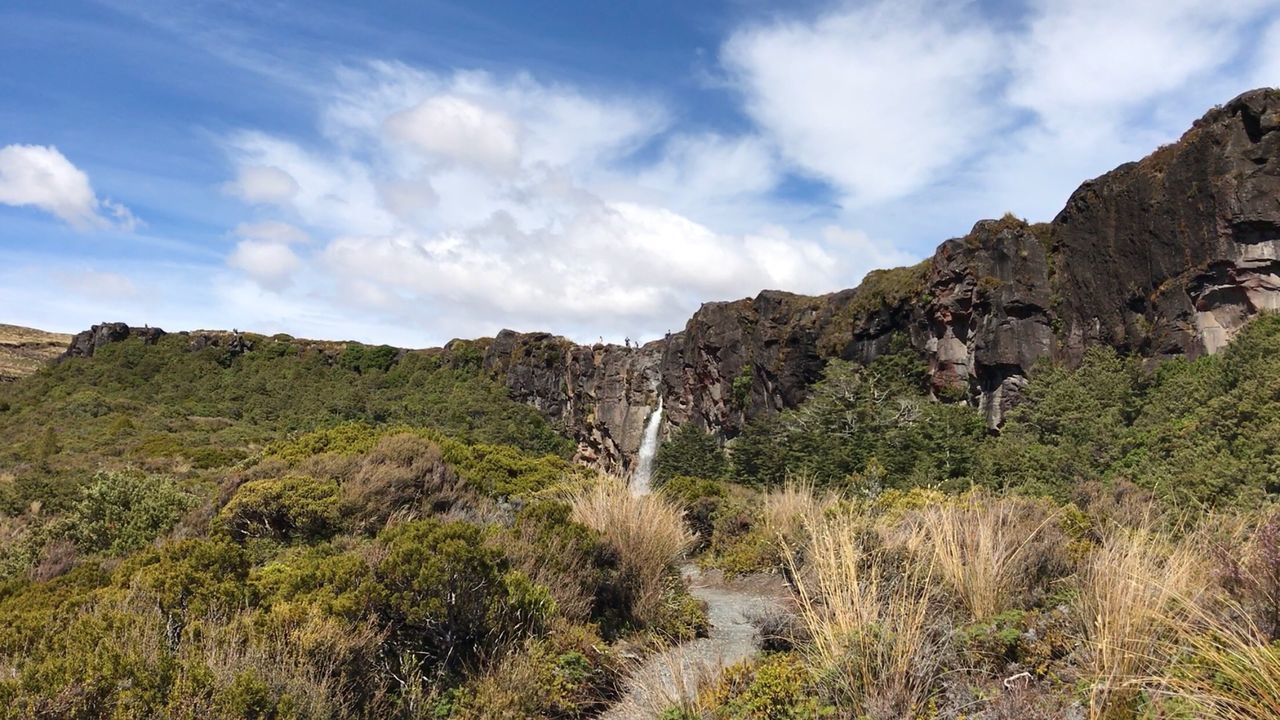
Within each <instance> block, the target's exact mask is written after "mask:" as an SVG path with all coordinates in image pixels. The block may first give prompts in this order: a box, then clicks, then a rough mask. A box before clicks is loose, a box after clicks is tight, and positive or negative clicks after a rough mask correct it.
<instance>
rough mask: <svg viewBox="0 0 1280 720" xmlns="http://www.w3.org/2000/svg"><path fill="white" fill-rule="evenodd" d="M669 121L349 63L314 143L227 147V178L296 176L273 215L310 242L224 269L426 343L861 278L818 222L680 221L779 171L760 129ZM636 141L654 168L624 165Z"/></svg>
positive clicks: (233, 143) (631, 329) (593, 329)
mask: <svg viewBox="0 0 1280 720" xmlns="http://www.w3.org/2000/svg"><path fill="white" fill-rule="evenodd" d="M667 124H668V122H667V114H666V113H665V112H664V111H663V110H662V109H661V108H659V107H657V106H655V105H654V104H653V103H652V102H650V101H647V100H644V99H634V98H616V97H607V96H593V95H588V94H586V93H584V92H582V91H581V90H579V89H577V88H572V87H567V86H561V85H550V84H542V83H539V82H537V81H535V80H534V79H532V78H530V77H528V76H525V75H516V76H512V77H509V78H498V77H495V76H492V75H488V74H483V73H469V72H461V73H455V74H452V75H434V74H430V73H424V72H421V71H417V70H414V69H411V68H408V67H405V66H402V65H394V64H375V65H372V66H370V67H369V68H368V69H367V70H366V71H365V72H363V73H360V72H357V71H356V70H354V69H351V68H348V69H346V70H344V71H343V73H341V74H340V79H339V83H338V85H337V87H336V89H335V91H334V95H333V97H332V98H331V99H330V101H329V103H328V105H327V106H326V107H325V109H324V110H323V112H322V120H321V128H322V134H323V137H324V138H325V143H324V144H321V145H316V146H311V147H304V146H303V145H301V144H300V143H298V142H296V141H294V140H292V139H288V138H280V137H272V136H268V135H264V134H261V133H254V132H245V133H240V134H238V135H236V136H234V137H232V138H230V139H229V142H228V149H229V152H230V153H231V156H232V159H233V160H234V161H235V162H236V163H237V165H238V166H240V167H242V168H243V167H262V166H270V167H274V168H278V169H279V170H281V171H282V172H284V173H287V174H288V175H289V176H290V177H291V178H294V179H296V181H297V188H296V191H295V192H294V193H293V194H292V198H291V199H290V201H289V202H288V204H287V205H288V211H289V213H291V214H292V215H293V216H294V219H296V221H298V222H299V223H300V224H301V225H303V226H305V227H307V228H308V229H310V230H312V231H313V232H314V233H315V234H316V235H317V236H319V237H320V238H321V239H322V241H323V242H324V243H325V245H324V247H323V248H322V249H321V250H319V251H318V252H317V253H315V254H314V256H306V257H304V256H299V255H298V254H296V253H294V252H293V251H292V250H290V249H289V248H288V247H287V246H286V245H285V243H284V242H283V241H282V240H281V238H280V232H278V230H279V229H278V228H274V227H273V228H271V232H263V231H262V229H260V228H256V227H254V228H253V232H240V233H239V234H241V235H242V236H244V237H245V238H246V239H245V240H244V241H242V242H241V243H240V244H239V245H237V247H236V249H235V252H234V253H233V255H232V256H231V258H230V259H229V263H230V264H231V265H232V266H234V267H237V268H239V269H241V270H244V271H245V272H246V273H247V274H248V275H249V276H250V277H251V278H252V279H253V280H254V281H255V282H256V283H257V284H258V285H259V286H261V287H262V288H265V289H267V290H270V291H273V292H277V293H283V294H284V295H287V296H288V297H291V298H295V299H296V298H299V297H301V296H303V295H304V294H306V295H309V296H312V297H315V296H323V297H327V298H328V300H329V302H330V303H331V304H332V306H333V307H334V308H335V309H337V310H338V311H339V312H344V313H365V314H372V315H374V316H377V317H381V318H383V319H386V318H395V319H397V320H398V321H402V322H407V323H410V324H412V325H416V326H419V327H424V328H430V330H431V331H432V333H433V334H436V336H437V338H439V339H447V338H448V337H449V335H447V334H443V333H449V332H456V333H457V334H460V335H475V334H478V333H486V332H488V333H491V332H494V331H496V330H498V329H501V328H502V327H507V326H514V327H519V328H524V329H538V328H549V329H553V330H555V331H557V332H563V333H567V334H571V335H574V336H577V337H579V338H583V339H587V338H594V337H596V336H597V335H610V336H613V335H614V334H615V333H617V334H619V337H620V335H621V334H630V335H631V336H632V337H640V336H645V335H646V333H647V334H648V336H652V335H655V334H659V333H661V332H663V331H665V330H667V329H670V328H672V327H679V326H680V325H681V324H683V322H684V320H685V319H686V318H687V316H688V315H689V314H690V313H691V312H692V311H693V310H695V309H696V308H697V307H698V305H699V304H701V303H702V302H704V301H706V300H707V299H712V298H728V297H741V296H743V295H751V294H755V293H756V292H758V291H759V290H761V289H764V288H783V289H789V290H795V291H815V292H817V291H827V290H833V289H836V288H838V287H840V286H842V285H844V284H847V283H848V279H849V278H855V279H856V277H857V276H858V274H860V272H861V271H864V270H866V269H868V268H867V267H864V266H862V265H861V262H862V261H861V260H860V259H855V260H854V261H853V262H846V261H845V259H843V258H840V257H836V256H835V255H833V254H832V253H830V252H828V251H827V249H826V248H825V243H826V242H827V239H826V235H824V234H823V233H822V232H821V231H820V230H817V229H815V230H814V231H813V232H812V233H806V232H796V231H794V230H793V231H788V230H784V229H782V228H779V227H761V226H756V229H755V230H752V231H747V232H742V231H732V232H726V231H720V230H717V229H715V228H713V227H712V226H709V225H707V224H705V223H704V222H700V221H699V220H696V219H694V217H692V216H691V215H686V214H684V212H683V211H685V210H688V212H690V213H692V214H693V215H697V214H698V213H699V211H700V210H704V209H705V208H707V207H708V206H715V207H717V208H719V210H720V211H722V212H723V214H725V215H728V214H731V213H732V212H733V211H734V209H737V210H738V211H739V212H738V214H739V215H754V214H756V213H757V212H758V208H759V207H760V206H762V205H767V204H769V203H770V202H771V201H770V200H769V199H768V195H769V193H770V192H772V190H773V189H774V187H775V186H776V184H777V182H778V180H779V178H780V174H779V172H778V170H777V162H776V160H775V155H774V152H773V150H772V148H771V147H769V145H768V144H767V143H766V142H764V141H763V140H761V139H760V138H759V137H755V136H742V137H732V136H725V135H719V134H712V133H701V134H689V135H676V136H673V137H671V138H665V136H664V133H665V131H666V130H667ZM645 145H654V146H657V147H659V148H660V150H661V152H660V153H659V157H657V158H656V159H655V160H653V161H652V162H647V163H637V161H636V160H635V159H634V158H632V157H631V153H632V152H633V151H634V150H636V149H638V148H640V147H642V146H645ZM744 209H745V212H744ZM808 235H812V237H808Z"/></svg>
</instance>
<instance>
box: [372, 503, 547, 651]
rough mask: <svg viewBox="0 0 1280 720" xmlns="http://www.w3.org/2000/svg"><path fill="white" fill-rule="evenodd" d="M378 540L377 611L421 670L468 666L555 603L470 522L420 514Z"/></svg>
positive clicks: (535, 625) (534, 624)
mask: <svg viewBox="0 0 1280 720" xmlns="http://www.w3.org/2000/svg"><path fill="white" fill-rule="evenodd" d="M380 540H381V541H382V543H383V545H384V546H385V557H383V559H382V560H381V562H379V563H378V565H377V568H376V576H377V579H378V582H379V584H380V585H381V586H382V589H383V590H382V591H383V592H384V593H385V595H384V597H385V600H384V601H383V603H382V604H381V606H380V607H379V615H380V617H381V620H382V622H384V623H385V624H386V625H387V627H389V628H390V629H391V633H392V636H391V641H392V642H393V643H394V644H395V645H396V646H397V647H399V648H401V649H403V650H405V651H407V652H410V653H412V654H413V655H414V656H415V657H417V658H419V659H420V662H422V664H423V667H424V669H425V670H430V671H436V670H442V671H446V672H458V671H462V670H465V669H473V668H475V667H477V666H478V665H480V664H482V663H483V662H485V661H487V660H489V659H491V658H492V657H493V655H494V653H495V652H496V651H497V650H499V649H503V648H507V647H510V646H511V644H512V643H515V642H519V641H520V640H522V639H523V638H525V637H527V636H528V635H530V634H533V633H537V632H539V631H540V629H541V628H542V627H543V624H544V623H545V621H546V619H547V618H548V617H549V616H550V614H551V612H552V610H553V608H554V601H553V600H552V599H551V596H550V595H549V594H548V593H547V591H546V590H545V589H544V588H540V587H538V586H536V585H534V584H533V583H532V582H530V581H529V580H528V578H526V577H525V576H524V575H523V574H522V573H520V572H518V571H514V570H512V569H511V567H510V564H509V562H508V561H507V559H506V558H505V557H503V555H502V554H501V553H500V552H499V551H498V550H496V549H494V548H491V547H489V546H487V545H486V544H485V543H484V538H483V537H482V532H481V530H480V529H479V528H477V527H476V526H474V525H470V524H467V523H461V522H450V523H440V522H437V521H434V520H419V521H416V522H411V523H405V524H403V525H397V526H395V527H393V528H391V529H389V530H387V531H386V532H384V533H383V535H382V536H381V538H380Z"/></svg>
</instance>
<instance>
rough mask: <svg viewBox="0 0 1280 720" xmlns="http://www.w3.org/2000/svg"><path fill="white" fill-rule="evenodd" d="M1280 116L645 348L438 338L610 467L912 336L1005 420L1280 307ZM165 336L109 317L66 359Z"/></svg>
mask: <svg viewBox="0 0 1280 720" xmlns="http://www.w3.org/2000/svg"><path fill="white" fill-rule="evenodd" d="M1277 130H1280V90H1255V91H1252V92H1249V93H1246V94H1244V95H1241V96H1240V97H1238V98H1236V99H1234V100H1232V101H1231V102H1229V103H1227V104H1226V105H1224V106H1222V107H1219V108H1215V109H1213V110H1211V111H1210V112H1208V113H1207V114H1206V115H1205V116H1204V117H1203V118H1201V119H1200V120H1199V121H1197V122H1196V123H1195V125H1194V126H1193V127H1192V128H1191V129H1190V130H1189V131H1188V132H1187V133H1186V134H1185V135H1184V136H1183V137H1182V138H1181V139H1180V140H1179V141H1178V142H1176V143H1173V144H1171V145H1168V146H1166V147H1163V148H1160V149H1159V150H1157V151H1156V152H1154V153H1153V154H1151V155H1150V156H1148V157H1147V158H1145V159H1143V160H1141V161H1139V162H1135V163H1129V164H1126V165H1123V166H1121V167H1119V168H1117V169H1115V170H1113V171H1111V172H1109V173H1107V174H1105V175H1103V176H1101V177H1099V178H1096V179H1094V180H1091V181H1089V182H1086V183H1084V184H1083V185H1082V186H1081V187H1080V188H1079V189H1078V190H1076V192H1075V193H1073V194H1072V196H1071V197H1070V199H1069V200H1068V202H1067V204H1066V207H1065V208H1064V209H1063V210H1062V212H1060V213H1059V214H1058V215H1057V217H1055V218H1054V219H1053V220H1052V221H1051V222H1049V223H1042V224H1037V225H1029V224H1027V223H1025V222H1022V221H1020V220H1018V219H1016V218H1013V217H1005V218H1002V219H999V220H984V221H981V222H978V223H977V224H976V225H974V227H973V229H972V230H971V231H970V232H969V233H968V234H967V235H965V236H963V237H960V238H954V239H951V240H948V241H946V242H944V243H942V245H940V246H939V247H938V249H937V251H936V252H935V253H934V255H933V256H932V257H931V258H929V259H928V260H926V261H924V262H922V263H920V264H918V265H915V266H913V267H907V268H897V269H893V270H882V271H876V272H873V273H870V274H869V275H868V276H867V277H866V278H865V279H864V281H863V282H862V284H861V285H859V286H858V287H856V288H853V289H851V290H844V291H840V292H837V293H832V294H830V295H823V296H818V297H806V296H801V295H793V294H790V293H785V292H779V291H773V290H767V291H764V292H762V293H760V294H759V295H757V296H756V297H755V298H749V299H743V300H735V301H731V302H714V303H707V304H705V305H703V306H702V307H701V308H700V309H699V310H698V311H697V312H696V313H694V315H693V317H691V318H690V319H689V321H688V323H687V324H686V325H685V327H684V330H683V331H681V332H678V333H674V334H672V335H670V336H669V337H666V338H663V339H661V340H656V341H654V342H651V343H648V344H646V345H644V346H642V347H639V348H625V347H618V346H616V345H603V344H598V345H592V346H587V345H577V344H574V343H573V342H571V341H569V340H566V339H564V338H561V337H557V336H553V335H550V334H546V333H526V334H520V333H515V332H511V331H504V332H502V333H500V334H499V335H498V336H497V337H496V338H492V339H489V340H484V341H478V342H463V343H459V344H457V345H452V344H451V345H450V346H448V347H446V348H445V349H444V351H443V352H446V353H448V352H450V351H451V350H458V349H460V348H461V347H464V346H465V347H466V348H467V351H468V352H475V351H476V350H479V351H481V352H482V356H483V359H482V364H481V366H482V368H483V370H484V371H485V372H487V373H488V374H490V375H491V376H492V377H493V378H495V379H496V380H498V381H499V382H501V383H502V384H504V385H505V386H506V387H507V388H508V389H509V391H510V393H511V395H512V397H513V398H515V399H517V400H520V401H522V402H526V403H528V404H530V405H532V406H534V407H536V408H537V409H538V410H540V411H541V412H542V413H543V414H544V415H546V416H547V417H548V418H549V419H550V420H551V421H552V422H554V423H556V424H558V425H559V426H560V427H561V428H563V430H564V432H566V433H567V434H568V435H569V436H570V437H572V438H574V439H575V440H576V441H577V443H578V457H579V459H580V460H582V461H584V462H587V463H590V464H593V465H596V466H598V467H601V468H603V469H606V470H610V471H614V472H622V473H627V472H629V471H630V469H631V467H630V466H631V462H632V459H633V458H634V457H635V454H636V451H637V450H638V449H639V446H640V439H641V435H642V432H643V428H644V423H645V420H646V418H647V417H648V415H649V413H650V412H651V411H652V409H653V408H654V406H656V404H657V398H658V396H659V395H661V396H662V397H663V400H664V406H665V408H666V414H665V418H666V423H667V424H668V425H669V426H671V425H675V426H678V425H683V424H685V423H694V424H696V425H697V426H699V427H702V428H706V429H709V430H712V431H714V432H716V433H718V434H720V435H721V436H723V437H732V436H734V435H736V434H737V433H738V432H740V431H741V429H742V427H743V426H744V424H745V423H746V422H747V421H749V420H750V419H752V418H754V417H757V416H760V415H763V414H767V413H774V412H778V411H780V410H782V409H785V408H789V407H794V406H796V405H797V404H799V403H800V402H801V401H803V400H804V398H805V395H806V392H807V391H808V388H809V386H810V385H811V384H812V383H813V382H814V381H816V380H817V379H818V378H819V377H821V375H822V372H823V368H824V367H825V365H826V363H827V361H828V360H830V359H832V358H842V359H846V360H853V361H859V362H869V361H870V360H872V359H874V358H875V357H877V356H878V355H880V354H883V353H885V352H886V351H888V350H889V349H890V348H891V347H894V346H896V345H899V344H905V345H906V346H907V347H911V348H914V349H915V350H916V351H917V352H919V353H920V355H921V357H922V358H923V359H924V360H925V361H927V363H928V366H929V371H930V379H931V385H932V389H933V392H934V394H935V395H936V396H937V397H938V398H939V399H941V400H946V401H953V402H954V401H966V402H969V403H971V404H973V405H974V406H975V407H976V408H978V410H979V411H980V412H982V413H984V415H985V417H986V419H987V422H988V424H989V426H990V427H992V428H997V427H998V426H999V424H1000V422H1001V418H1002V417H1003V415H1004V412H1005V411H1006V410H1007V409H1008V407H1009V406H1010V404H1011V403H1013V402H1016V400H1017V397H1018V393H1019V390H1020V389H1021V387H1022V386H1023V385H1024V384H1025V382H1026V377H1027V374H1028V372H1029V371H1030V370H1031V368H1032V366H1033V365H1034V364H1035V363H1036V362H1037V361H1038V360H1040V359H1042V358H1050V359H1054V360H1057V361H1061V362H1066V363H1073V362H1076V361H1078V360H1079V358H1080V357H1081V355H1082V354H1083V352H1084V351H1085V349H1087V348H1088V347H1089V346H1091V345H1097V344H1106V345H1111V346H1113V347H1115V348H1117V349H1119V350H1121V351H1123V352H1129V353H1136V354H1140V355H1142V356H1144V357H1148V358H1151V359H1152V360H1159V359H1161V358H1164V357H1169V356H1177V355H1187V356H1196V355H1200V354H1202V353H1212V352H1215V351H1216V350H1218V349H1219V348H1221V347H1222V346H1223V345H1224V344H1226V343H1227V342H1229V341H1230V339H1231V337H1232V336H1233V335H1234V333H1235V332H1236V331H1237V330H1238V329H1239V328H1240V327H1241V326H1242V325H1243V324H1244V323H1245V322H1246V321H1247V320H1248V319H1249V318H1250V317H1252V316H1253V315H1255V314H1257V313H1258V312H1261V311H1263V310H1271V309H1277V308H1280V132H1277ZM159 332H160V331H158V330H139V329H137V328H132V329H131V328H128V327H127V326H123V325H120V324H112V325H102V326H95V327H94V328H93V329H92V330H90V331H86V332H84V333H81V334H80V335H77V336H76V337H75V339H74V340H73V341H72V343H71V346H70V348H69V349H68V351H67V355H68V356H90V355H92V354H93V352H94V349H95V348H96V347H98V346H99V345H100V344H102V343H103V342H112V341H115V340H119V339H123V338H125V337H129V336H131V335H136V334H141V335H142V336H143V337H144V339H149V340H151V341H154V338H155V337H158V335H156V334H155V333H159ZM201 338H205V340H201ZM202 341H208V340H207V337H206V336H203V335H202V336H198V337H197V338H196V339H195V340H193V343H198V342H202ZM218 341H219V342H222V341H226V342H229V343H232V344H235V343H234V338H232V339H230V340H227V339H226V338H220V339H219V340H218ZM236 349H237V350H239V351H247V350H248V349H250V348H248V347H240V346H239V345H237V347H236Z"/></svg>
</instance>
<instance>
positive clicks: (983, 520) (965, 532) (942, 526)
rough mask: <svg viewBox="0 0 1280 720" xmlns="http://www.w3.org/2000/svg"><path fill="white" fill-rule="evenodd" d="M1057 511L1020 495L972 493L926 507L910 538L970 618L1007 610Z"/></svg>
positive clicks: (1024, 582)
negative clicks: (1045, 507)
mask: <svg viewBox="0 0 1280 720" xmlns="http://www.w3.org/2000/svg"><path fill="white" fill-rule="evenodd" d="M1054 519H1055V515H1054V514H1052V513H1048V512H1046V511H1045V510H1044V509H1043V507H1042V506H1041V505H1040V504H1038V503H1036V502H1034V501H1031V500H1027V499H1023V498H1004V497H996V496H993V495H991V494H989V493H984V492H971V493H968V494H967V495H965V496H964V497H962V498H957V499H955V500H953V501H945V502H941V503H938V504H934V505H931V506H929V507H927V508H925V509H924V510H923V511H922V512H921V513H920V515H919V518H918V520H917V522H918V525H917V526H916V528H915V530H916V532H914V533H913V536H912V538H911V540H912V544H913V545H915V547H913V548H912V549H913V550H914V551H915V552H916V553H923V554H925V555H930V556H932V566H933V568H934V570H935V572H936V573H937V575H938V577H939V579H941V580H942V581H943V583H945V584H946V585H947V586H948V587H949V588H950V589H951V590H952V591H953V592H954V593H955V594H956V596H957V597H958V598H959V600H960V601H961V602H962V603H963V605H964V607H965V609H966V610H967V611H968V612H969V614H970V616H972V618H973V619H974V620H979V621H981V620H987V619H988V618H990V617H992V616H994V615H995V614H996V613H999V612H1000V611H1002V610H1006V609H1008V608H1009V607H1010V606H1011V605H1012V604H1013V602H1014V600H1015V599H1016V596H1018V595H1020V594H1021V593H1022V592H1024V591H1025V589H1026V585H1027V583H1028V582H1030V581H1032V580H1033V578H1031V577H1028V576H1029V575H1031V574H1032V573H1031V571H1030V568H1029V563H1028V562H1027V561H1028V560H1029V559H1030V558H1029V557H1028V555H1029V554H1030V553H1032V552H1035V551H1038V550H1039V548H1037V547H1036V545H1035V541H1036V540H1037V538H1038V537H1040V536H1041V535H1042V534H1043V533H1044V532H1045V530H1046V528H1047V527H1048V526H1049V525H1050V524H1052V523H1053V521H1054Z"/></svg>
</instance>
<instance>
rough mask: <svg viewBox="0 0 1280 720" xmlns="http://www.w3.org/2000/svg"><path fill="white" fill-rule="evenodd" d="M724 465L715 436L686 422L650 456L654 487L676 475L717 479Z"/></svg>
mask: <svg viewBox="0 0 1280 720" xmlns="http://www.w3.org/2000/svg"><path fill="white" fill-rule="evenodd" d="M726 464H727V463H726V461H725V456H724V450H722V449H721V448H720V441H719V440H717V439H716V436H715V435H712V434H711V433H708V432H705V431H703V430H701V429H699V428H697V427H696V426H694V425H693V424H692V423H688V424H685V425H682V426H680V428H679V429H677V430H676V431H675V432H674V433H672V434H671V437H669V438H667V439H666V440H665V441H664V442H663V443H662V444H660V445H659V446H658V452H657V453H656V454H655V455H654V457H653V480H654V484H655V485H661V484H662V483H663V482H665V481H666V480H668V479H670V478H673V477H676V476H677V475H692V476H694V477H701V478H711V479H716V478H720V477H723V476H724V473H725V467H726Z"/></svg>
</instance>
